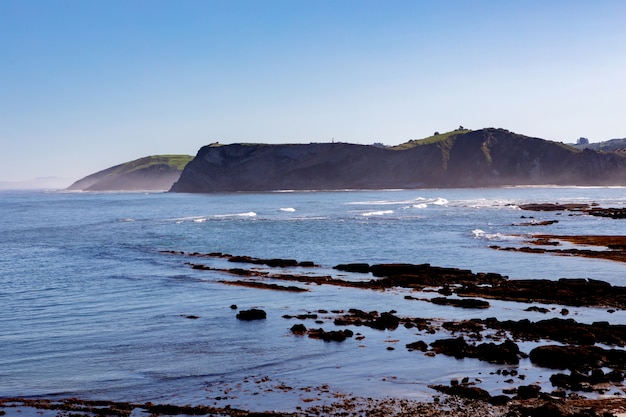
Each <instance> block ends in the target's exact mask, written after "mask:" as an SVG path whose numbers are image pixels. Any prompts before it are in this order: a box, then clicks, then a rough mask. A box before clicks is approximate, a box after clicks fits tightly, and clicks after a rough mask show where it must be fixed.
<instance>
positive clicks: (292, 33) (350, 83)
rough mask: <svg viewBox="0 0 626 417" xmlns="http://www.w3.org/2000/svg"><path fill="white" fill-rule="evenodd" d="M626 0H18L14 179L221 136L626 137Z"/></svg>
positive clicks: (12, 38) (9, 70)
mask: <svg viewBox="0 0 626 417" xmlns="http://www.w3.org/2000/svg"><path fill="white" fill-rule="evenodd" d="M625 22H626V1H623V0H614V1H612V0H599V1H587V0H585V1H578V0H550V1H545V0H541V1H535V0H524V1H505V0H493V1H481V0H472V1H466V0H458V1H453V0H448V1H446V0H442V1H435V0H433V1H425V0H424V1H420V0H411V1H402V0H379V1H369V0H356V1H351V0H334V1H329V0H289V1H279V0H247V1H243V0H241V1H238V0H198V1H195V0H145V1H144V0H137V1H133V0H106V1H83V0H0V143H1V152H0V155H1V156H0V181H2V180H5V181H7V180H10V181H13V180H23V179H29V178H33V177H41V176H59V177H65V178H70V179H78V178H80V177H82V176H85V175H87V174H90V173H93V172H95V171H98V170H100V169H104V168H107V167H109V166H112V165H115V164H118V163H121V162H125V161H128V160H132V159H136V158H139V157H142V156H146V155H151V154H160V153H189V154H195V153H196V152H197V150H198V149H199V148H200V147H201V146H203V145H205V144H208V143H211V142H215V141H219V142H222V143H232V142H270V143H293V142H311V141H317V142H325V141H330V140H332V139H333V138H334V139H335V140H338V141H346V142H354V143H363V144H369V143H373V142H383V143H385V144H398V143H401V142H404V141H406V140H409V139H415V138H422V137H425V136H428V135H430V134H432V133H433V132H434V131H441V132H443V131H448V130H453V129H455V128H457V127H458V126H459V125H463V126H465V127H466V128H471V129H479V128H483V127H503V128H506V129H509V130H512V131H514V132H517V133H522V134H525V135H528V136H536V137H541V138H545V139H551V140H558V141H564V142H573V141H575V140H576V139H577V138H579V137H581V136H585V137H588V138H589V139H590V140H591V141H592V142H594V141H601V140H608V139H612V138H618V137H620V138H621V137H626V123H625V122H624V117H625V116H624V115H626V23H625Z"/></svg>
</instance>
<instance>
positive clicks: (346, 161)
mask: <svg viewBox="0 0 626 417" xmlns="http://www.w3.org/2000/svg"><path fill="white" fill-rule="evenodd" d="M441 137H442V138H441V140H428V141H411V142H409V143H408V144H405V145H406V146H398V147H395V148H389V147H377V146H373V145H354V144H348V143H311V144H285V145H268V144H233V145H208V146H204V147H203V148H201V149H200V151H199V152H198V154H197V155H196V157H195V158H194V159H193V160H192V161H191V162H190V163H189V164H188V165H187V166H186V167H185V169H184V170H183V172H182V174H181V175H180V178H179V179H178V181H177V182H175V183H174V184H173V186H172V188H171V190H170V191H172V192H191V193H210V192H231V191H272V190H340V189H385V188H433V187H493V186H506V185H545V184H556V185H626V158H624V157H623V156H620V155H619V154H616V153H611V154H607V153H598V152H595V151H592V150H584V151H580V150H577V149H575V148H573V147H571V146H568V145H565V144H562V143H558V142H552V141H548V140H544V139H539V138H531V137H527V136H523V135H519V134H516V133H512V132H509V131H508V130H504V129H494V128H488V129H481V130H476V131H459V132H458V133H454V132H452V134H446V135H441Z"/></svg>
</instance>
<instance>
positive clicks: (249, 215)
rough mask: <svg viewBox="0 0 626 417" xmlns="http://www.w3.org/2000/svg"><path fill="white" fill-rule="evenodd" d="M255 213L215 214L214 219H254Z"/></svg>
mask: <svg viewBox="0 0 626 417" xmlns="http://www.w3.org/2000/svg"><path fill="white" fill-rule="evenodd" d="M256 215H257V214H256V213H255V212H254V211H248V212H246V213H234V214H216V215H215V216H213V217H215V218H218V219H219V218H224V217H256Z"/></svg>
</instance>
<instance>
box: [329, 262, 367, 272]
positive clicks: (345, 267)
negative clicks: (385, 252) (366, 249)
mask: <svg viewBox="0 0 626 417" xmlns="http://www.w3.org/2000/svg"><path fill="white" fill-rule="evenodd" d="M333 269H336V270H338V271H346V272H362V273H364V274H366V273H368V272H370V266H369V264H365V263H355V264H339V265H336V266H334V267H333Z"/></svg>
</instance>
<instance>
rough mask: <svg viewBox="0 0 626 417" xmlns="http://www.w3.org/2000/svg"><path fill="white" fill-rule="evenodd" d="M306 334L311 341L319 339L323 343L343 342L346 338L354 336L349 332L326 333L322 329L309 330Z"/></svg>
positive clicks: (332, 331)
mask: <svg viewBox="0 0 626 417" xmlns="http://www.w3.org/2000/svg"><path fill="white" fill-rule="evenodd" d="M307 334H308V335H309V337H310V338H312V339H321V340H323V341H325V342H331V341H333V342H343V341H344V340H346V338H348V337H352V336H353V335H354V333H353V332H352V331H351V330H339V331H337V330H331V331H328V332H327V331H325V330H324V329H322V328H319V329H310V330H309V331H308V332H307Z"/></svg>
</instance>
